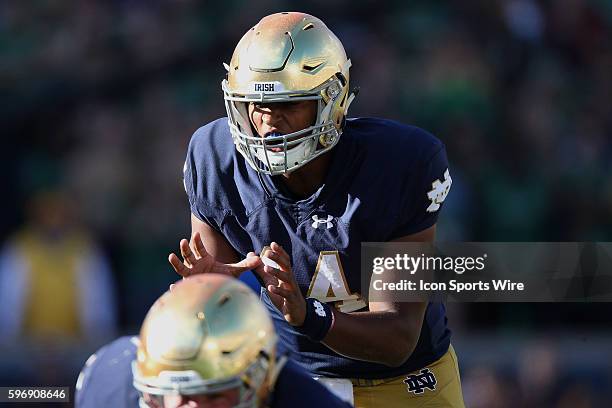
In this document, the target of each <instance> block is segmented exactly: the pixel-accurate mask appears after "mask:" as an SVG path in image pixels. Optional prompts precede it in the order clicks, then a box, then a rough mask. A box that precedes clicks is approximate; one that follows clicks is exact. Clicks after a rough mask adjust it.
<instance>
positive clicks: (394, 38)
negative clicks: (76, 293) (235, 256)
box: [0, 0, 612, 407]
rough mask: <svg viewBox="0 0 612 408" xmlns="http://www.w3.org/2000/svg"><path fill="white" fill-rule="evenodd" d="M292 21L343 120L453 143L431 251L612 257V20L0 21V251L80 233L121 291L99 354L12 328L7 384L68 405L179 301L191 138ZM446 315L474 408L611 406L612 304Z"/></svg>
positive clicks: (453, 13) (9, 13)
mask: <svg viewBox="0 0 612 408" xmlns="http://www.w3.org/2000/svg"><path fill="white" fill-rule="evenodd" d="M284 10H301V11H305V12H309V13H312V14H314V15H316V16H318V17H320V18H321V19H323V20H324V21H325V22H326V23H327V25H328V26H329V27H330V28H331V29H332V30H333V31H334V32H335V33H336V34H337V35H338V36H339V38H340V39H341V40H342V42H343V43H344V45H345V47H346V49H347V52H348V54H349V56H350V57H351V59H352V61H353V68H352V70H351V73H352V79H351V80H352V81H353V84H354V85H356V86H359V87H360V90H361V91H360V94H359V96H358V98H357V100H356V102H355V103H354V105H353V106H352V108H351V114H352V116H360V115H364V116H366V115H367V116H383V117H387V118H393V119H398V120H401V121H403V122H407V123H411V124H415V125H418V126H420V127H423V128H425V129H427V130H429V131H431V132H433V133H434V134H436V135H437V136H438V137H439V138H441V139H442V140H443V141H444V142H445V143H446V145H447V149H448V154H449V158H450V162H451V173H452V176H453V181H454V183H453V188H452V191H451V194H450V195H449V198H448V199H447V203H446V206H445V208H444V211H443V215H442V218H441V222H440V223H439V239H440V240H465V241H611V240H612V104H611V103H610V95H612V41H610V39H611V38H612V2H611V1H608V0H556V1H535V0H508V1H501V0H495V1H493V0H479V1H469V2H468V1H449V2H442V1H424V0H422V1H410V2H405V1H399V0H396V1H387V2H380V1H365V0H364V1H348V0H346V1H333V2H328V1H324V0H317V1H310V2H289V1H282V0H265V1H258V2H248V1H238V0H229V1H224V2H207V1H194V0H181V1H136V0H132V1H129V0H123V1H120V0H115V1H101V0H99V1H94V0H87V1H74V0H73V1H63V2H57V1H51V0H39V1H29V2H20V1H7V2H1V3H0V89H1V94H2V98H0V103H1V106H2V109H0V121H1V123H2V127H1V128H2V133H3V137H2V148H1V149H0V174H2V182H1V184H0V196H1V197H2V204H1V205H2V217H1V218H0V239H1V241H2V242H3V244H4V246H5V248H7V247H9V246H10V245H11V244H13V243H14V242H15V240H16V238H15V237H16V236H19V233H20V232H22V231H24V230H25V228H30V229H31V227H32V226H33V225H38V226H39V227H40V226H47V227H48V229H49V231H47V233H48V236H49V237H51V238H50V239H49V240H48V242H49V248H50V249H49V250H50V251H51V252H50V253H53V245H54V243H57V242H58V241H61V239H62V237H64V236H68V235H70V234H71V231H75V230H79V231H81V234H86V235H87V236H89V237H90V239H91V241H90V242H92V247H97V248H99V249H100V251H101V252H100V253H101V254H102V255H101V259H102V260H103V263H104V264H107V265H108V266H109V268H110V270H111V271H112V285H111V290H110V291H109V298H108V299H107V301H106V302H102V303H100V305H104V307H107V308H108V310H107V312H108V313H107V314H109V315H112V316H114V319H111V320H110V321H108V322H106V324H105V325H101V326H104V328H105V330H100V331H95V330H94V331H91V330H90V331H89V332H88V333H85V331H84V330H80V331H79V330H77V331H76V332H61V331H58V332H57V333H54V334H47V335H42V336H41V335H40V334H39V335H32V334H31V333H30V334H28V332H27V330H22V331H21V332H19V333H17V335H16V336H8V335H6V331H5V330H4V328H3V327H0V385H68V384H70V385H74V383H75V381H76V376H77V373H78V370H79V368H80V366H81V365H82V363H83V362H84V360H85V359H86V358H87V356H88V355H89V354H90V353H91V352H93V351H94V350H95V349H96V348H97V347H98V346H99V345H101V344H103V343H104V342H106V341H108V340H109V339H110V338H112V337H113V336H115V335H118V334H125V333H135V332H136V330H137V327H138V325H139V323H140V321H141V319H142V318H143V316H144V313H145V312H146V310H147V308H148V306H149V305H150V304H151V303H152V302H153V300H154V299H155V298H156V297H157V296H158V295H159V294H160V293H161V292H162V291H163V290H165V289H166V288H167V286H168V284H169V283H171V282H172V281H174V280H176V278H177V276H175V275H174V273H173V271H172V270H171V268H170V267H169V265H168V264H167V261H166V257H167V254H168V253H169V252H170V251H175V250H176V248H177V244H178V239H179V238H180V237H185V236H187V235H188V234H189V210H188V206H187V202H186V196H185V194H184V192H183V188H182V183H181V173H182V171H181V170H182V165H183V160H184V155H185V151H186V146H187V143H188V141H189V138H190V136H191V134H192V132H193V131H194V130H195V129H197V128H198V127H199V126H201V125H202V124H203V123H205V122H207V121H209V120H211V119H214V118H217V117H219V116H223V115H224V106H223V100H222V94H221V91H220V81H221V79H222V77H223V75H224V69H223V67H222V62H228V61H229V59H230V56H231V53H232V51H233V47H234V46H235V44H236V42H237V41H238V39H239V38H240V36H241V35H242V34H243V33H244V32H245V31H246V30H247V29H248V28H249V27H250V26H252V25H253V24H254V23H256V21H257V20H258V19H259V18H260V17H262V16H263V15H266V14H269V13H271V12H276V11H284ZM389 148H390V149H392V148H393V146H389ZM381 160H384V158H381ZM381 199H392V197H381ZM41 230H44V228H41ZM5 272H6V271H5ZM7 273H10V271H8V272H7ZM7 281H8V282H9V283H8V284H7ZM0 282H4V283H3V284H4V285H5V289H6V288H7V286H6V285H9V286H10V285H11V283H10V282H11V280H10V279H4V281H2V280H0ZM56 289H57V288H56ZM10 290H12V288H9V291H10ZM53 290H55V289H53ZM53 290H51V289H49V291H47V292H45V294H44V296H48V297H49V299H54V298H55V299H61V298H62V297H63V296H65V295H66V294H67V293H69V292H70V291H73V290H75V289H74V285H72V286H71V285H69V284H66V285H60V286H59V289H57V290H58V292H54V291H53ZM0 293H2V292H1V290H0ZM113 293H114V295H113ZM2 301H3V299H0V305H2V304H3V303H2ZM31 302H32V304H33V306H32V307H36V305H37V302H40V299H32V300H31ZM41 304H45V302H42V303H41ZM100 307H102V306H100ZM449 309H450V311H449V316H450V317H449V319H450V326H451V328H452V329H453V331H454V333H455V335H454V336H455V337H454V344H455V347H456V350H457V353H458V355H459V357H460V363H461V369H462V375H463V378H462V379H463V384H464V393H465V399H466V403H467V406H469V407H518V406H520V407H570V406H571V407H603V406H609V404H610V401H612V394H611V393H612V391H610V389H611V387H612V344H611V343H612V341H611V340H612V334H611V332H610V312H612V307H611V306H610V305H609V304H528V305H527V304H486V305H485V304H452V305H450V306H449ZM12 313H13V311H12V310H11V309H10V308H6V307H3V308H2V309H0V314H2V315H5V316H7V317H11V314H12ZM5 320H6V319H5ZM9 320H10V319H9ZM1 321H3V320H2V319H0V322H1ZM2 333H5V334H2Z"/></svg>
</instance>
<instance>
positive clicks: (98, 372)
mask: <svg viewBox="0 0 612 408" xmlns="http://www.w3.org/2000/svg"><path fill="white" fill-rule="evenodd" d="M137 341H138V340H137V337H130V336H126V337H121V338H119V339H117V340H115V341H113V342H112V343H110V344H108V345H106V346H104V347H102V348H101V349H100V350H99V351H97V352H96V353H95V354H93V355H92V356H91V357H90V358H89V359H88V360H87V362H86V363H85V367H83V370H82V371H81V374H79V379H78V380H77V387H76V396H75V406H76V407H77V408H108V407H113V408H137V407H138V392H137V391H136V389H135V388H134V386H133V385H132V367H131V364H132V361H133V360H134V359H135V358H136V348H137V347H138V346H137V344H138V343H137ZM268 406H269V407H270V408H280V407H295V408H312V407H330V408H350V406H351V405H350V404H348V403H345V402H343V401H341V400H340V399H339V398H337V397H336V396H335V395H333V394H332V393H331V392H329V391H328V390H327V389H326V388H325V387H324V386H323V385H321V384H319V383H318V382H316V381H315V380H313V379H312V378H311V377H309V376H308V374H307V373H306V372H305V371H304V369H303V368H301V367H300V366H298V365H297V364H296V363H294V362H292V361H290V360H288V361H287V362H286V363H285V364H284V365H283V366H282V369H281V371H280V372H279V373H278V376H277V378H276V383H275V385H274V391H273V392H272V394H271V397H270V401H269V404H268Z"/></svg>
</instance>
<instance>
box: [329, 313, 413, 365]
mask: <svg viewBox="0 0 612 408" xmlns="http://www.w3.org/2000/svg"><path fill="white" fill-rule="evenodd" d="M334 315H335V322H334V326H333V327H332V329H331V330H330V331H329V333H328V334H327V336H326V337H325V338H324V339H323V343H324V344H325V345H326V346H327V347H329V348H331V349H332V350H334V351H335V352H337V353H338V354H342V355H343V356H346V357H350V358H354V359H357V360H364V361H371V362H375V363H381V364H385V365H388V366H392V367H397V366H400V365H402V364H403V363H404V362H405V361H406V360H407V359H408V357H410V355H411V354H412V352H413V351H414V348H415V347H416V344H417V341H418V339H419V333H420V330H421V325H422V319H414V318H410V317H407V316H404V315H400V314H399V312H382V311H380V312H358V313H350V314H348V313H342V312H339V311H337V310H336V311H334Z"/></svg>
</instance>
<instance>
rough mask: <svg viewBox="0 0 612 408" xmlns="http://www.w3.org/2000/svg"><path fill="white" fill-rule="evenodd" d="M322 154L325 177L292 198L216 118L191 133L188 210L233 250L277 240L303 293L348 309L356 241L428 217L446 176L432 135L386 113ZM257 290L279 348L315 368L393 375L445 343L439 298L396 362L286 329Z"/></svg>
mask: <svg viewBox="0 0 612 408" xmlns="http://www.w3.org/2000/svg"><path fill="white" fill-rule="evenodd" d="M329 154H332V155H333V156H332V160H331V164H330V168H329V171H328V174H327V175H326V178H325V181H324V184H323V185H322V186H321V187H320V188H319V189H318V190H317V191H316V192H315V193H314V194H313V195H312V196H310V197H308V198H305V199H296V198H294V197H292V196H291V194H289V193H287V192H286V190H285V189H284V188H283V185H282V182H281V181H280V177H282V176H267V175H259V174H258V173H257V172H256V171H255V170H253V169H252V168H251V167H250V166H249V165H248V163H247V162H246V161H245V160H244V159H243V157H242V156H241V155H240V153H238V152H237V150H236V149H235V148H234V145H233V142H232V138H231V136H230V132H229V128H228V125H227V119H225V118H222V119H219V120H216V121H214V122H211V123H209V124H208V125H206V126H204V127H202V128H200V129H198V130H197V131H196V133H195V134H194V135H193V137H192V139H191V143H190V144H189V150H188V153H187V160H186V163H185V167H184V183H185V189H186V191H187V195H188V197H189V203H190V207H191V211H192V213H193V214H194V215H195V216H196V217H197V218H199V219H201V220H203V221H204V222H206V223H208V224H209V225H210V226H211V227H212V228H214V229H216V230H217V231H219V232H220V233H221V234H223V235H224V236H225V238H226V239H227V240H228V242H229V243H230V245H232V246H233V247H234V249H235V250H236V251H237V252H238V253H239V254H241V255H242V256H245V255H246V254H247V253H248V252H249V251H255V252H259V251H260V250H261V249H262V247H263V246H264V245H268V244H269V243H270V242H272V241H276V242H278V243H279V244H280V245H281V246H283V248H285V249H286V250H287V252H288V253H289V255H290V256H291V261H292V267H293V271H294V274H295V277H296V281H297V283H298V285H299V287H300V289H301V291H302V293H303V294H304V295H305V296H311V297H315V298H318V299H319V300H321V301H324V302H327V303H334V305H335V306H336V307H337V308H338V309H339V310H341V311H344V312H351V311H355V310H360V309H364V308H365V307H366V304H365V302H364V301H363V300H362V299H361V296H360V294H359V291H360V285H361V281H360V253H361V242H368V241H378V242H382V241H390V240H393V239H396V238H399V237H402V236H406V235H410V234H413V233H416V232H419V231H422V230H425V229H427V228H428V227H431V226H432V225H434V224H435V223H436V220H437V217H438V214H439V210H440V206H441V204H442V202H443V201H444V198H445V197H446V194H447V193H448V188H449V187H450V183H451V180H450V175H449V173H448V163H447V158H446V152H445V149H444V145H443V144H442V143H441V142H440V141H439V140H438V139H436V138H435V137H434V136H432V135H430V134H429V133H427V132H425V131H423V130H421V129H419V128H416V127H412V126H406V125H402V124H400V123H397V122H393V121H389V120H383V119H376V118H359V119H349V120H348V121H347V123H346V127H345V129H344V132H343V134H342V137H341V138H340V140H339V142H338V144H337V146H336V147H334V148H333V149H332V150H331V151H330V153H329ZM436 180H437V182H436ZM262 292H263V293H264V296H263V299H264V301H265V302H266V304H267V306H268V307H269V309H270V311H271V313H272V316H273V318H274V320H275V324H276V328H277V332H278V333H279V336H280V338H281V341H282V347H283V350H288V351H292V352H294V353H293V354H292V355H291V357H292V358H294V359H296V360H297V361H298V362H299V363H301V364H302V365H303V366H305V367H306V368H307V369H309V370H310V371H311V372H313V373H314V374H317V375H322V376H328V377H345V378H347V377H348V378H388V377H392V376H399V375H402V374H405V373H407V372H410V371H414V370H416V369H418V368H422V367H424V366H425V365H427V364H429V363H431V362H433V361H435V360H437V359H438V358H440V357H441V356H442V355H443V354H444V353H445V352H446V351H447V349H448V346H449V344H450V331H449V330H448V328H447V326H446V316H445V309H444V305H442V304H440V303H430V304H429V306H428V308H427V311H426V315H425V320H424V323H423V327H422V329H421V335H420V337H419V342H418V344H417V346H416V349H415V350H414V352H413V353H412V355H411V356H410V358H409V359H408V360H407V361H406V363H405V364H404V365H403V366H401V367H398V368H389V367H387V366H385V365H382V364H376V363H369V362H363V361H358V360H355V359H351V358H346V357H343V356H340V355H338V354H337V353H335V352H334V351H332V350H330V349H329V348H327V347H326V346H325V345H323V344H321V343H315V342H312V341H310V340H309V339H308V338H307V337H305V336H302V335H300V334H299V333H297V332H296V331H294V330H293V329H292V328H291V326H290V325H289V324H287V323H286V322H285V320H284V319H283V317H282V316H281V315H280V312H278V310H277V309H276V308H275V307H274V306H273V305H272V304H271V302H270V301H269V298H268V297H267V295H266V293H265V290H264V291H262Z"/></svg>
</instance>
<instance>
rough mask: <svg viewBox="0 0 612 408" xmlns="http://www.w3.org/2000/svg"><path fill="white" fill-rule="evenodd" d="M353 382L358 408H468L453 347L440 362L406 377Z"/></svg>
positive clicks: (356, 407)
mask: <svg viewBox="0 0 612 408" xmlns="http://www.w3.org/2000/svg"><path fill="white" fill-rule="evenodd" d="M351 381H352V383H353V396H354V399H355V408H396V407H397V408H399V407H402V408H405V407H410V408H412V407H414V408H416V407H418V408H441V407H450V408H465V405H464V404H463V394H462V392H461V379H460V378H459V365H458V364H457V355H456V354H455V350H454V349H453V346H450V347H449V348H448V351H447V352H446V354H444V355H443V356H442V357H441V358H440V359H439V360H437V361H434V362H433V363H432V364H430V365H428V366H427V367H423V368H422V369H420V370H417V371H414V372H411V373H409V374H407V375H402V376H400V377H395V378H387V379H381V380H365V379H353V380H351Z"/></svg>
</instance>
